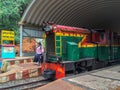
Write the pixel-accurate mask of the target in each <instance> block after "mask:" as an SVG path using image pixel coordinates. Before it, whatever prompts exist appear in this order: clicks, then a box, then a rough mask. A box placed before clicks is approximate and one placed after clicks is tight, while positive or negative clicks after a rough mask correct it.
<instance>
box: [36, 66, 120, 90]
mask: <svg viewBox="0 0 120 90" xmlns="http://www.w3.org/2000/svg"><path fill="white" fill-rule="evenodd" d="M36 90H120V65H117V66H112V67H108V68H105V69H99V70H95V71H92V72H86V73H83V74H79V75H74V76H70V77H66V78H63V79H61V80H56V81H55V82H52V83H50V84H48V85H45V86H43V87H39V88H37V89H36Z"/></svg>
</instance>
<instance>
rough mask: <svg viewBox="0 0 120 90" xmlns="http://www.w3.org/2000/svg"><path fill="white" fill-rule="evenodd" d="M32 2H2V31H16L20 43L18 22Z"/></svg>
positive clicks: (0, 18)
mask: <svg viewBox="0 0 120 90" xmlns="http://www.w3.org/2000/svg"><path fill="white" fill-rule="evenodd" d="M29 2H30V0H0V30H2V29H7V30H14V32H15V35H16V36H15V42H16V43H19V30H18V22H19V21H20V19H21V16H22V14H23V12H24V10H25V8H26V6H27V4H28V3H29Z"/></svg>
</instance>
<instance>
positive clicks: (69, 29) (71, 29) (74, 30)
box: [53, 25, 90, 33]
mask: <svg viewBox="0 0 120 90" xmlns="http://www.w3.org/2000/svg"><path fill="white" fill-rule="evenodd" d="M53 30H54V31H55V32H69V33H90V31H89V30H88V29H84V28H77V27H70V26H62V25H55V26H53Z"/></svg>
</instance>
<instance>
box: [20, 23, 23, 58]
mask: <svg viewBox="0 0 120 90" xmlns="http://www.w3.org/2000/svg"><path fill="white" fill-rule="evenodd" d="M22 36H23V25H20V57H22V38H23V37H22Z"/></svg>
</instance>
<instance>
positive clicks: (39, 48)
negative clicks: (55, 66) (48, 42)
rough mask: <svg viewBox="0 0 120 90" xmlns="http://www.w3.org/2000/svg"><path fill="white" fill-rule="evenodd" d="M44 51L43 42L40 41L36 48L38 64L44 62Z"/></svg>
mask: <svg viewBox="0 0 120 90" xmlns="http://www.w3.org/2000/svg"><path fill="white" fill-rule="evenodd" d="M43 52H44V49H43V47H42V44H41V43H40V42H38V43H37V48H36V59H37V64H38V65H41V63H42V54H43Z"/></svg>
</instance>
